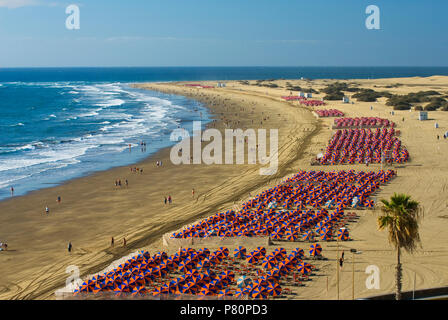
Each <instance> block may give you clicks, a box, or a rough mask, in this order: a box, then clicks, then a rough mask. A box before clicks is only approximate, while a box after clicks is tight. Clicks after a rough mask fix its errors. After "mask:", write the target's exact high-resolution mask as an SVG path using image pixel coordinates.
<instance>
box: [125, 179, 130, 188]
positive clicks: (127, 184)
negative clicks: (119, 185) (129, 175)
mask: <svg viewBox="0 0 448 320" xmlns="http://www.w3.org/2000/svg"><path fill="white" fill-rule="evenodd" d="M124 183H125V184H126V188H127V187H128V186H129V182H128V179H126V180H125V182H124Z"/></svg>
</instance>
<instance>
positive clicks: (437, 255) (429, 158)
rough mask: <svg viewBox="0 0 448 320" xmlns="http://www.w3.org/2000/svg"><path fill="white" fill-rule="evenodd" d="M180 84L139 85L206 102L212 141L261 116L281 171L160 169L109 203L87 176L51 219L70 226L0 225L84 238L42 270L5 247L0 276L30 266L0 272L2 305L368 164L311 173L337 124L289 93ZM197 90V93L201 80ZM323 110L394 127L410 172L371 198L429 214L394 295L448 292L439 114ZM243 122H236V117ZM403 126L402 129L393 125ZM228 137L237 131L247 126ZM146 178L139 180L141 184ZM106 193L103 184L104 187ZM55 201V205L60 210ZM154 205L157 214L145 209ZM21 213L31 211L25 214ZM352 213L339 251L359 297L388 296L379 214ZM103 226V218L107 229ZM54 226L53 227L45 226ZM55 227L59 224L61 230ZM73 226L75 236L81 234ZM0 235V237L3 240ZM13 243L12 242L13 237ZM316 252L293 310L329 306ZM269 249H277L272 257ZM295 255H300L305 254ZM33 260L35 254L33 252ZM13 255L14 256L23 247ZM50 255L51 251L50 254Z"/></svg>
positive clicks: (444, 148) (388, 250)
mask: <svg viewBox="0 0 448 320" xmlns="http://www.w3.org/2000/svg"><path fill="white" fill-rule="evenodd" d="M285 81H286V80H276V83H277V84H279V85H280V86H283V85H284V83H285ZM328 81H329V80H328ZM328 81H327V80H321V81H317V80H315V81H312V82H311V85H312V87H313V88H317V89H318V90H319V89H320V88H321V87H322V86H325V85H327V84H328ZM351 82H353V83H356V84H359V85H360V86H362V87H367V88H373V89H375V87H377V88H383V87H388V86H390V85H391V84H394V83H397V82H400V83H402V85H400V86H398V87H396V88H393V89H388V90H390V91H392V92H394V93H400V94H401V93H406V92H414V91H419V90H427V88H431V89H435V90H438V91H440V92H442V93H443V94H448V77H437V76H436V77H431V78H412V79H404V78H401V79H396V78H394V79H387V80H367V79H365V80H352V81H351ZM182 83H187V82H181V83H169V84H166V83H165V84H159V83H157V84H156V83H151V84H147V86H149V87H157V88H159V89H160V90H162V88H165V89H170V88H171V89H170V90H175V91H177V92H184V93H185V96H187V93H188V92H190V93H191V94H193V95H195V96H196V97H197V100H199V99H200V98H203V99H206V100H207V101H208V102H209V103H212V104H213V106H214V107H215V110H216V111H215V112H214V114H216V115H217V116H216V120H217V122H216V125H217V126H220V127H219V128H220V130H222V129H224V126H223V121H222V118H226V117H228V118H229V119H228V120H229V121H231V122H232V121H233V122H236V121H238V120H242V121H246V122H249V121H250V120H251V119H252V118H253V119H257V121H260V119H263V117H264V116H263V114H262V113H261V112H264V111H266V112H269V114H271V115H272V119H269V121H267V122H266V123H263V126H266V127H267V128H269V127H270V126H271V127H275V126H277V128H281V129H282V128H283V129H284V130H283V131H282V133H281V134H280V136H281V138H280V141H281V147H280V148H279V149H280V151H279V153H280V158H279V164H280V165H281V168H280V167H279V172H278V174H277V175H276V176H273V177H269V178H260V176H258V175H257V172H255V171H257V169H258V166H254V167H251V166H248V165H245V166H241V167H240V166H214V165H213V166H205V165H198V166H194V165H191V166H189V167H188V170H184V169H183V168H185V167H183V168H182V166H181V167H176V166H169V165H167V167H169V168H165V169H168V170H169V171H170V174H167V172H165V171H162V170H159V169H157V168H151V169H149V170H148V171H147V170H146V168H145V173H144V175H143V177H142V179H140V180H139V179H136V180H135V181H133V182H132V184H131V185H130V189H129V190H120V191H117V190H115V191H117V192H115V191H111V190H113V189H114V188H113V187H111V188H109V189H107V188H106V189H105V188H103V187H102V183H104V181H102V180H101V178H104V177H106V176H107V172H109V171H106V172H105V173H103V174H101V175H100V176H101V177H98V178H92V177H89V179H86V180H88V181H89V184H87V185H86V186H88V188H90V190H91V193H82V192H81V191H82V188H79V186H78V188H73V187H74V186H71V190H74V191H77V192H79V196H78V197H75V198H73V202H71V203H70V205H71V206H72V207H71V208H70V210H68V209H67V210H61V212H60V213H63V214H64V216H66V217H67V218H68V219H69V221H68V222H67V221H64V219H62V218H59V217H58V212H57V213H56V214H55V216H53V217H43V218H44V219H46V218H51V219H46V220H45V221H47V222H48V221H50V223H51V225H50V226H46V225H45V224H42V223H41V222H39V219H37V218H36V217H31V216H30V215H28V217H30V218H29V219H30V221H27V222H23V221H21V220H19V219H18V218H17V219H14V215H11V214H10V215H8V216H9V219H10V221H12V222H14V223H15V225H21V226H23V227H25V228H26V231H27V232H29V233H33V236H34V238H33V237H30V235H28V234H25V233H24V232H22V234H23V237H24V238H25V239H32V241H36V235H37V236H39V235H45V236H46V237H48V239H55V241H59V239H61V237H63V236H64V237H65V236H70V235H68V234H73V230H75V231H76V232H81V233H82V235H77V236H78V237H79V238H78V240H79V242H77V243H76V244H75V243H74V249H75V251H74V254H72V256H68V255H67V254H64V253H65V252H66V242H63V243H62V244H61V245H58V246H55V245H54V244H52V245H51V246H50V245H47V246H46V247H42V248H38V249H39V253H41V254H44V255H45V256H46V257H47V260H48V261H43V260H42V259H39V257H38V255H37V254H36V253H35V252H33V250H29V251H27V252H23V254H22V253H21V254H20V255H19V253H17V252H14V250H13V249H14V247H13V246H11V245H10V247H11V249H12V250H11V252H8V256H9V255H10V253H11V255H10V257H8V256H6V255H3V254H0V268H3V266H10V268H17V267H16V264H14V262H13V261H12V259H13V258H15V257H17V258H21V259H22V260H21V261H22V263H23V265H26V266H27V270H25V271H23V272H22V270H20V271H18V272H12V271H9V269H6V270H0V272H1V273H2V274H5V278H4V279H2V280H3V282H2V283H0V297H2V298H9V299H14V298H15V299H32V298H38V299H54V295H53V293H54V291H56V289H59V288H62V287H63V286H64V283H65V278H66V277H67V276H68V275H67V274H65V267H66V266H68V265H73V264H74V265H78V266H79V267H80V270H81V274H80V275H81V278H82V279H84V277H85V276H86V275H88V274H95V273H97V272H99V271H100V270H103V269H104V268H106V267H108V266H109V265H110V264H111V263H113V262H114V261H115V260H119V259H121V258H122V257H123V256H126V255H127V254H129V253H132V252H135V251H136V250H140V249H147V250H149V251H150V252H151V253H154V252H157V251H159V250H164V251H171V252H172V251H173V249H177V248H164V247H162V246H161V242H162V241H161V236H162V235H163V234H164V233H165V232H168V231H174V230H176V229H178V228H180V227H182V226H184V225H187V224H189V223H192V222H194V221H197V220H198V219H200V218H203V217H205V216H208V215H212V214H215V213H217V212H219V211H220V210H226V209H229V208H232V206H233V205H235V204H237V203H239V202H240V201H243V200H246V199H247V198H248V197H250V196H251V194H252V195H253V194H255V193H257V192H259V191H261V190H265V189H267V188H269V187H270V186H272V185H276V184H277V183H278V181H280V180H281V179H282V178H283V177H285V176H288V175H289V174H291V173H295V172H296V171H297V170H299V169H302V170H323V171H333V170H348V169H353V170H363V171H365V170H366V167H365V165H351V166H347V165H338V166H316V167H312V166H311V165H310V159H311V158H312V157H314V156H315V155H316V154H318V153H319V152H321V150H322V149H323V148H325V147H326V145H327V143H328V139H329V137H330V136H331V134H332V130H331V126H330V124H331V123H332V121H333V119H334V118H319V119H316V117H315V116H314V115H313V114H312V113H311V109H308V108H303V107H302V108H298V107H297V104H294V103H289V102H284V101H281V96H282V95H288V94H289V91H287V90H285V89H282V88H279V89H275V88H274V89H272V88H265V87H258V86H252V85H251V86H247V85H241V84H239V82H238V81H228V83H229V85H228V87H227V88H225V89H221V88H220V89H210V90H209V89H204V90H201V89H191V90H190V89H187V88H185V87H183V86H182ZM202 83H205V81H204V82H202ZM295 84H297V85H302V84H305V85H309V84H308V83H307V82H306V81H305V80H303V81H300V80H297V81H295ZM375 90H381V89H375ZM428 90H429V89H428ZM319 97H320V95H319V96H316V98H319ZM227 99H228V100H227ZM242 104H243V105H245V106H246V105H247V106H248V109H247V112H245V113H244V116H241V115H242V113H240V115H239V116H234V117H233V118H231V117H230V116H231V115H232V114H235V113H236V112H237V111H238V110H240V109H241V105H242ZM253 104H255V105H253ZM252 106H255V107H256V108H255V109H256V112H255V113H254V114H252V113H251V112H250V111H251V108H252ZM370 106H374V108H373V109H371V108H370ZM324 108H331V109H333V108H335V109H340V110H343V111H344V112H345V113H346V116H348V117H357V116H374V117H382V118H388V119H390V120H392V121H394V122H396V123H397V125H398V126H397V129H398V130H400V131H401V135H400V139H401V140H402V142H403V144H404V145H406V147H407V149H408V150H409V152H410V155H411V161H410V162H409V163H406V164H400V165H394V166H393V167H391V168H392V169H396V170H398V177H397V178H396V179H394V180H393V181H392V182H391V183H390V184H388V185H386V186H384V187H382V188H381V189H380V191H379V193H378V194H376V195H375V196H374V197H375V198H377V199H376V200H377V201H378V200H379V199H382V198H388V197H389V196H390V195H392V194H393V193H394V192H404V193H409V194H410V195H411V196H412V197H413V198H415V199H416V200H418V201H420V202H421V203H422V205H423V206H424V207H425V209H426V210H427V213H426V214H425V218H424V220H423V221H422V226H421V232H420V233H421V238H422V242H423V248H421V249H419V250H418V251H417V252H416V253H415V255H413V256H410V255H409V254H403V257H402V262H403V268H404V273H403V291H406V290H410V289H412V286H413V279H414V272H415V274H416V275H417V283H416V289H423V288H429V287H436V286H442V285H448V276H446V274H447V273H446V271H447V270H448V269H447V267H446V266H447V265H448V264H447V262H448V251H447V250H446V249H445V245H444V244H445V243H446V242H447V241H448V236H447V235H446V233H445V232H444V230H446V227H448V219H446V216H447V215H446V208H447V207H448V203H447V202H446V200H445V199H447V198H448V188H447V187H446V177H447V175H448V165H447V164H446V154H448V144H447V143H446V141H444V140H443V139H442V140H441V141H439V140H436V139H435V135H436V133H439V132H442V131H443V132H445V131H446V130H447V128H448V112H443V111H432V112H431V120H428V121H424V122H420V121H418V120H417V112H415V111H411V112H409V111H395V115H390V110H391V108H390V107H387V106H386V105H385V99H383V98H381V99H379V101H378V102H374V103H372V102H356V103H355V104H353V105H352V104H343V103H342V102H339V101H338V102H333V101H331V102H330V103H329V105H328V106H327V107H324ZM263 110H264V111H263ZM279 110H282V111H283V112H284V114H283V113H282V112H281V111H280V113H281V115H280V116H277V114H278V112H279ZM240 112H242V111H241V110H240ZM402 118H403V119H405V121H402ZM257 121H256V122H257ZM435 122H437V123H438V124H439V128H438V129H435V128H434V123H435ZM231 124H232V123H231ZM233 127H234V128H238V127H241V128H244V125H242V126H233ZM254 127H255V126H254ZM442 134H443V133H442ZM160 156H161V157H163V156H165V157H166V156H167V154H165V155H162V154H161V155H160ZM164 164H168V162H166V161H164ZM164 166H165V165H164ZM165 169H164V170H165ZM379 169H380V166H379V165H370V166H369V168H368V170H375V171H376V170H379ZM112 170H116V172H117V173H120V174H124V171H127V172H128V168H127V170H126V168H123V169H122V171H120V169H112ZM123 170H124V171H123ZM187 171H188V172H187ZM148 172H150V174H148ZM109 174H110V172H109ZM148 175H149V176H148ZM131 177H132V176H131ZM133 178H137V176H133ZM143 179H144V181H141V180H143ZM154 181H155V182H156V183H154ZM110 183H112V180H111V182H110ZM73 184H76V183H73ZM134 184H135V188H134ZM193 184H194V187H195V189H196V190H197V197H195V199H194V201H192V200H193V199H192V197H191V187H192V186H193ZM197 186H200V187H197ZM165 190H169V191H171V190H176V194H175V195H173V199H174V205H173V206H171V207H167V206H164V205H162V204H161V203H162V199H160V198H161V197H162V198H163V193H164V192H165ZM131 191H132V192H131ZM95 193H98V194H99V195H98V198H97V200H98V201H99V203H95V201H91V199H87V200H85V198H84V196H86V195H88V196H90V197H95ZM134 193H135V194H134ZM26 198H27V200H28V201H29V202H32V203H30V204H29V205H28V207H25V206H24V207H23V208H24V209H26V208H28V210H31V211H32V205H36V204H38V203H39V202H38V201H36V199H34V200H33V199H32V198H33V197H31V196H27V197H26ZM64 199H65V198H64V197H63V201H64ZM40 201H41V200H40ZM153 201H156V202H157V203H155V204H154V203H152V202H153ZM158 201H160V203H159V202H158ZM22 202H23V201H22ZM41 202H42V201H41ZM80 202H81V203H80ZM82 202H86V203H82ZM63 204H64V203H63ZM30 207H31V209H29V208H30ZM4 208H5V206H3V205H2V203H0V211H1V210H3V209H4ZM14 209H15V208H14ZM78 210H88V211H89V213H90V215H93V216H92V217H89V214H85V213H84V212H82V211H78ZM123 210H131V211H132V212H123ZM350 211H352V210H350ZM2 212H3V211H2ZM28 212H29V211H28ZM79 212H81V213H79ZM33 214H34V213H33ZM357 214H358V215H359V216H360V219H359V221H358V222H356V223H355V224H354V225H350V234H351V236H352V237H353V241H350V242H348V243H341V244H340V249H341V250H346V251H350V248H353V247H354V248H357V249H358V251H360V252H361V253H360V255H359V256H357V257H356V268H355V281H356V283H357V285H356V288H355V290H356V297H367V296H373V295H377V294H383V293H384V294H386V293H389V292H392V291H393V279H394V272H393V270H394V267H395V254H394V251H393V248H392V247H390V246H389V244H388V242H387V233H386V232H379V231H377V228H376V216H377V215H378V214H379V210H378V209H376V210H374V211H359V212H357ZM37 215H39V213H37ZM78 215H80V216H78ZM104 215H107V218H105V217H104ZM50 216H51V215H50ZM40 218H42V217H40ZM53 219H54V220H56V221H52V220H53ZM58 219H59V220H58ZM22 220H23V219H22ZM41 220H42V219H41ZM109 220H111V221H109ZM36 221H38V222H39V223H40V224H38V226H39V227H40V228H43V230H42V231H41V232H40V233H39V232H36V231H35V226H34V225H33V223H34V224H35V223H36ZM5 222H7V219H6V218H5V216H3V215H2V216H0V228H1V226H2V225H6V224H5ZM64 223H65V224H64ZM58 224H62V225H60V226H59V225H58ZM78 224H82V225H81V226H80V227H79V228H78V227H77V225H78ZM92 224H93V225H92ZM117 224H119V226H117ZM72 229H73V230H72ZM105 230H106V231H105ZM116 230H119V231H116ZM107 232H109V233H107ZM112 232H117V233H116V234H115V235H114V236H116V237H115V239H116V240H117V241H116V246H115V248H110V247H109V246H108V241H109V240H110V238H108V237H109V234H110V233H112ZM1 233H2V232H1V231H0V235H1ZM122 236H126V239H128V246H127V247H126V248H123V247H122V246H121V242H120V241H121V239H122V238H121V237H122ZM17 237H18V239H19V235H18V236H17ZM101 239H103V240H101ZM20 240H23V239H20ZM10 242H11V241H10ZM37 242H38V243H37V245H42V244H43V242H42V241H39V240H37ZM11 243H12V242H11ZM320 243H321V245H322V246H323V248H324V254H325V256H327V257H328V258H329V260H328V261H322V262H318V268H319V269H320V270H321V271H320V272H319V276H318V277H317V278H315V279H314V280H313V281H311V282H310V283H307V285H306V287H304V288H302V289H300V294H299V295H298V296H297V297H296V298H294V299H335V297H336V291H335V290H336V282H335V281H336V277H335V269H336V268H335V265H334V264H335V255H336V248H335V243H333V242H320ZM278 245H279V244H275V246H278ZM280 245H281V246H286V247H287V249H288V251H289V249H290V248H291V247H292V246H299V247H303V244H301V243H290V244H288V243H285V244H284V243H280ZM304 248H305V249H306V247H304ZM33 249H36V246H34V248H33ZM20 250H23V249H22V248H20ZM55 250H57V251H58V252H55ZM61 252H62V253H61ZM29 256H32V257H29ZM348 258H350V257H348ZM50 260H51V262H50ZM55 261H56V262H55ZM58 263H59V264H58ZM348 263H349V267H348V268H346V267H345V268H344V269H343V270H342V272H341V274H340V277H341V281H342V282H341V287H340V292H341V299H351V266H350V262H348ZM372 264H373V265H377V266H378V267H379V268H380V270H381V289H380V290H377V291H371V290H370V291H369V290H368V289H366V288H364V285H363V284H364V283H365V278H366V277H367V275H366V274H365V267H366V266H368V265H372ZM53 269H55V270H53ZM16 271H17V270H16ZM11 274H13V276H14V278H12V276H11ZM8 277H9V278H8ZM5 279H6V280H5ZM16 279H17V280H16ZM349 279H350V281H349ZM326 280H327V281H328V284H329V285H328V287H327V288H328V289H327V291H326V290H325V286H326Z"/></svg>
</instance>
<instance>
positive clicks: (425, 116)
mask: <svg viewBox="0 0 448 320" xmlns="http://www.w3.org/2000/svg"><path fill="white" fill-rule="evenodd" d="M418 120H420V121H423V120H428V112H426V111H420V112H419V114H418Z"/></svg>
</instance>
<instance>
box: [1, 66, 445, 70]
mask: <svg viewBox="0 0 448 320" xmlns="http://www.w3.org/2000/svg"><path fill="white" fill-rule="evenodd" d="M88 68H91V69H94V68H111V69H112V68H448V65H446V66H425V65H420V66H410V65H395V66H394V65H383V66H382V65H373V66H366V65H364V66H363V65H347V66H335V65H320V66H317V65H316V66H299V65H296V66H294V65H284V66H269V65H266V66H244V65H235V66H169V65H166V66H21V67H0V70H2V69H88Z"/></svg>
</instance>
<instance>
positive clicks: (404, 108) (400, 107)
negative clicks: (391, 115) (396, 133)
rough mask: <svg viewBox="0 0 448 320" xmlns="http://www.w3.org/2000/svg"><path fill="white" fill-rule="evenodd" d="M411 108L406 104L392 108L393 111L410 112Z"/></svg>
mask: <svg viewBox="0 0 448 320" xmlns="http://www.w3.org/2000/svg"><path fill="white" fill-rule="evenodd" d="M410 109H411V106H410V105H406V104H399V105H396V106H394V110H410Z"/></svg>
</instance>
